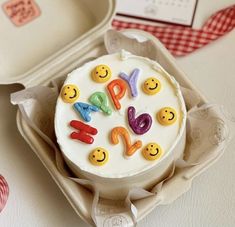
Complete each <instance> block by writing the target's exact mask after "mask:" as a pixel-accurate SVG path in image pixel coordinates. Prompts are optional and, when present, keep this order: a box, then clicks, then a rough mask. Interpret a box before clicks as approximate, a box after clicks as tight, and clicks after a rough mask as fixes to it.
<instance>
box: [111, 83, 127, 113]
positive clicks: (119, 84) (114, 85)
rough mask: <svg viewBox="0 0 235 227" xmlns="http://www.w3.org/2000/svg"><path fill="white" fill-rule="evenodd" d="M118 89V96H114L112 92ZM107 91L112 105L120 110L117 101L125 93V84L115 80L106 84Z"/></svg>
mask: <svg viewBox="0 0 235 227" xmlns="http://www.w3.org/2000/svg"><path fill="white" fill-rule="evenodd" d="M116 86H117V87H118V90H119V92H118V94H115V92H114V87H116ZM108 91H109V93H110V95H111V97H112V100H113V103H114V105H115V107H116V109H118V110H120V109H121V104H120V102H119V100H120V99H121V98H122V97H123V96H124V95H125V93H126V83H125V82H124V81H123V80H120V79H116V80H113V81H111V82H110V83H109V84H108Z"/></svg>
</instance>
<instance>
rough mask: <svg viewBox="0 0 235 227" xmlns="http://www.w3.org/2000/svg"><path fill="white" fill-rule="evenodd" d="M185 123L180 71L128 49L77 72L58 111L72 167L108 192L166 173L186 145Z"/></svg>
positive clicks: (117, 194)
mask: <svg viewBox="0 0 235 227" xmlns="http://www.w3.org/2000/svg"><path fill="white" fill-rule="evenodd" d="M185 125H186V107H185V103H184V100H183V97H182V94H181V90H180V86H179V84H178V83H177V81H176V80H175V79H174V77H172V76H171V75H169V74H168V73H167V72H166V71H165V70H164V69H163V68H162V67H161V65H160V64H158V63H157V62H155V61H152V60H150V59H147V58H144V57H140V56H135V55H132V54H130V53H128V52H126V51H121V52H120V53H115V54H110V55H105V56H102V57H99V58H97V59H96V60H94V61H91V62H89V63H86V64H85V65H83V66H82V67H80V68H78V69H76V70H74V71H73V72H71V73H70V74H69V75H68V77H67V79H66V80H65V82H64V85H63V87H62V88H61V92H60V96H59V97H58V100H57V105H56V113H55V132H56V136H57V141H58V144H59V145H60V148H61V151H62V154H63V156H64V158H65V160H66V162H67V164H68V166H69V167H70V168H71V170H72V171H73V172H74V173H75V174H76V175H77V176H79V177H82V178H85V179H89V180H91V181H93V182H94V183H95V184H96V186H97V189H98V190H99V191H100V195H101V196H102V197H105V198H110V199H122V198H124V197H125V196H126V195H127V193H128V191H129V190H130V189H131V188H133V187H141V188H145V189H149V188H150V187H152V186H153V185H154V184H156V183H157V182H159V181H160V180H161V179H163V178H164V177H165V176H166V175H167V173H168V172H169V170H170V168H171V166H172V163H173V161H174V160H176V159H178V158H179V157H180V156H181V155H182V153H183V151H184V147H185V134H186V133H185V128H186V127H185Z"/></svg>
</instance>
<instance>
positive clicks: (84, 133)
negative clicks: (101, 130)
mask: <svg viewBox="0 0 235 227" xmlns="http://www.w3.org/2000/svg"><path fill="white" fill-rule="evenodd" d="M70 126H71V127H73V128H75V129H77V130H78V132H72V133H71V134H70V137H71V138H72V139H77V140H80V141H82V142H84V143H87V144H92V143H93V142H94V138H93V137H92V136H90V135H96V134H97V133H98V131H97V129H96V128H93V127H91V126H90V125H87V124H84V123H83V122H81V121H76V120H73V121H71V122H70Z"/></svg>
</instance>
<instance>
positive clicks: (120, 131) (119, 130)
mask: <svg viewBox="0 0 235 227" xmlns="http://www.w3.org/2000/svg"><path fill="white" fill-rule="evenodd" d="M118 136H121V137H122V139H123V140H124V142H125V146H126V149H125V153H124V154H125V155H126V156H131V155H133V154H134V153H135V152H136V151H137V150H138V149H139V148H141V147H142V141H141V140H138V141H136V142H135V143H134V144H131V138H130V135H129V133H128V131H127V130H126V129H125V128H124V127H116V128H113V129H112V131H111V141H112V143H113V144H118V143H119V139H118Z"/></svg>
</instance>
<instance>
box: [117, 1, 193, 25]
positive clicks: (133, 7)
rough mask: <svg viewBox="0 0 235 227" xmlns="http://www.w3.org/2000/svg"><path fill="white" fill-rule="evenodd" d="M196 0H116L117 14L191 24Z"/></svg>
mask: <svg viewBox="0 0 235 227" xmlns="http://www.w3.org/2000/svg"><path fill="white" fill-rule="evenodd" d="M197 1H198V0H117V14H118V15H121V16H126V17H133V18H137V19H144V20H150V21H156V22H163V23H170V24H179V25H184V26H192V23H193V19H194V14H195V11H196V6H197Z"/></svg>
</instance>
